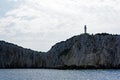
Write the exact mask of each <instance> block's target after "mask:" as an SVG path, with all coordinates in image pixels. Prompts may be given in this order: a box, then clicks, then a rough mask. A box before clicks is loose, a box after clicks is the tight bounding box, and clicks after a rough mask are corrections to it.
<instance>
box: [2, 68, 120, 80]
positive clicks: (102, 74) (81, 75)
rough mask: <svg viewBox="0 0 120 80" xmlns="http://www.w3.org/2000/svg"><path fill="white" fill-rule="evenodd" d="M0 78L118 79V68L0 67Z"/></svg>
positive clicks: (39, 79)
mask: <svg viewBox="0 0 120 80" xmlns="http://www.w3.org/2000/svg"><path fill="white" fill-rule="evenodd" d="M0 80H120V70H52V69H0Z"/></svg>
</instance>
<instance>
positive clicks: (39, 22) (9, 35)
mask: <svg viewBox="0 0 120 80" xmlns="http://www.w3.org/2000/svg"><path fill="white" fill-rule="evenodd" d="M85 24H86V25H87V26H88V32H89V33H90V34H91V33H100V32H107V33H112V34H119V32H120V31H119V30H120V27H119V25H120V0H0V39H1V40H5V41H8V42H12V43H15V44H18V45H20V46H23V47H25V48H31V49H33V50H38V51H48V50H49V49H50V48H51V46H52V45H54V44H55V43H57V42H60V41H63V40H66V39H68V38H70V37H72V36H74V35H79V34H81V33H83V26H84V25H85Z"/></svg>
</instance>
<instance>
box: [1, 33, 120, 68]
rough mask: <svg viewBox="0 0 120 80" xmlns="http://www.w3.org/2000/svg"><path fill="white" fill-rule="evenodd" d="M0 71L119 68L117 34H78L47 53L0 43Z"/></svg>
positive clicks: (119, 36)
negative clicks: (12, 69)
mask: <svg viewBox="0 0 120 80" xmlns="http://www.w3.org/2000/svg"><path fill="white" fill-rule="evenodd" d="M0 67H1V68H12V67H13V68H57V69H79V68H85V69H86V68H120V35H111V34H107V33H102V34H96V35H89V34H87V33H86V34H81V35H78V36H74V37H72V38H70V39H68V40H66V41H62V42H59V43H57V44H56V45H54V46H53V47H52V48H51V49H50V50H49V51H48V52H46V53H45V52H37V51H32V50H30V49H24V48H22V47H19V46H16V45H13V44H11V43H7V42H3V41H1V42H0Z"/></svg>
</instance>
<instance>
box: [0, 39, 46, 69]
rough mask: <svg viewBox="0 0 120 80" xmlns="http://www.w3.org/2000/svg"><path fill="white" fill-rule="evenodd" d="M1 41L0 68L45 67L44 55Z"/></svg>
mask: <svg viewBox="0 0 120 80" xmlns="http://www.w3.org/2000/svg"><path fill="white" fill-rule="evenodd" d="M41 54H42V53H41V52H37V51H33V50H30V49H25V48H22V47H19V46H17V45H14V44H11V43H7V42H4V41H0V68H31V67H33V68H35V67H42V66H43V65H44V63H45V62H44V61H43V59H42V58H43V57H44V54H42V55H41Z"/></svg>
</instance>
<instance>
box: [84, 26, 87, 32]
mask: <svg viewBox="0 0 120 80" xmlns="http://www.w3.org/2000/svg"><path fill="white" fill-rule="evenodd" d="M84 33H85V34H86V33H87V26H86V25H85V26H84Z"/></svg>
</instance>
